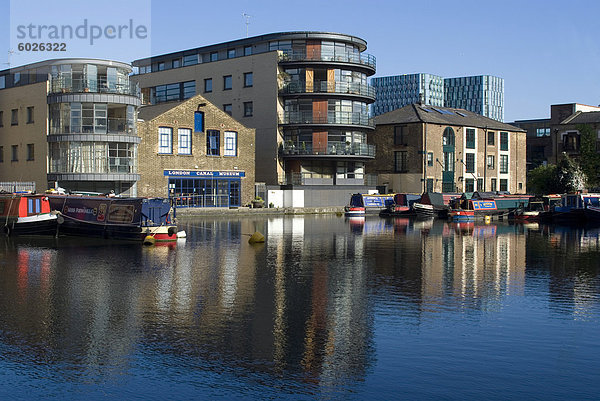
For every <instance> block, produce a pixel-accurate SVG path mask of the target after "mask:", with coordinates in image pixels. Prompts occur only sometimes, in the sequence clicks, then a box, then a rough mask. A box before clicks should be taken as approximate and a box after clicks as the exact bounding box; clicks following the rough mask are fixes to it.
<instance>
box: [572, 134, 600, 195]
mask: <svg viewBox="0 0 600 401" xmlns="http://www.w3.org/2000/svg"><path fill="white" fill-rule="evenodd" d="M577 130H578V131H579V134H580V135H581V137H580V138H581V145H580V147H579V151H580V152H579V153H580V158H579V163H580V165H581V170H582V171H583V172H584V173H585V175H586V176H587V179H588V182H587V183H588V186H589V187H590V188H595V187H598V186H600V175H599V173H600V154H598V151H597V150H596V146H597V145H596V144H597V138H596V133H595V132H594V129H593V128H592V127H591V126H589V125H585V124H579V125H577Z"/></svg>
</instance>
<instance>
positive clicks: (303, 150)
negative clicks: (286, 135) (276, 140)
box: [281, 142, 375, 158]
mask: <svg viewBox="0 0 600 401" xmlns="http://www.w3.org/2000/svg"><path fill="white" fill-rule="evenodd" d="M281 154H282V155H283V156H295V155H298V156H300V155H302V156H312V155H319V156H332V155H336V156H345V155H347V156H360V157H369V158H372V157H375V145H369V144H366V143H344V142H329V143H327V144H324V145H320V144H319V145H313V144H312V143H310V142H309V143H306V142H301V143H293V142H284V143H282V144H281Z"/></svg>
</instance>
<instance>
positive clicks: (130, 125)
mask: <svg viewBox="0 0 600 401" xmlns="http://www.w3.org/2000/svg"><path fill="white" fill-rule="evenodd" d="M60 134H119V135H136V126H135V123H134V122H133V121H131V120H127V119H126V118H103V119H101V118H98V119H96V125H86V124H85V123H84V124H82V125H80V126H69V125H64V126H60V125H59V124H58V125H54V124H52V120H51V125H50V135H60Z"/></svg>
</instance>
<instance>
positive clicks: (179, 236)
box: [177, 231, 187, 238]
mask: <svg viewBox="0 0 600 401" xmlns="http://www.w3.org/2000/svg"><path fill="white" fill-rule="evenodd" d="M186 236H187V234H186V233H185V231H178V232H177V238H185V237H186Z"/></svg>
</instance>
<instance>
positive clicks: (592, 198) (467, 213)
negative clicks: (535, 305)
mask: <svg viewBox="0 0 600 401" xmlns="http://www.w3.org/2000/svg"><path fill="white" fill-rule="evenodd" d="M367 196H368V197H372V198H373V197H378V199H380V201H379V203H378V204H377V205H374V204H373V203H371V210H373V209H375V210H377V208H378V210H379V215H380V216H381V217H400V216H422V217H437V218H448V219H449V220H450V221H453V222H457V223H458V222H471V221H476V220H486V221H491V220H498V219H507V220H514V221H523V222H528V221H551V222H555V223H568V224H592V223H598V224H600V194H587V193H586V194H564V195H557V194H554V195H545V196H540V197H534V196H531V195H519V194H517V195H512V194H509V193H499V192H493V193H490V192H487V193H486V192H471V193H463V194H457V193H434V192H425V193H423V194H422V195H416V194H407V193H397V194H393V195H362V194H354V195H352V198H351V201H350V204H349V205H348V206H346V215H347V216H364V215H365V214H366V213H368V210H369V208H367V207H365V202H364V199H365V198H366V197H367ZM382 199H385V201H381V200H382Z"/></svg>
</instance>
